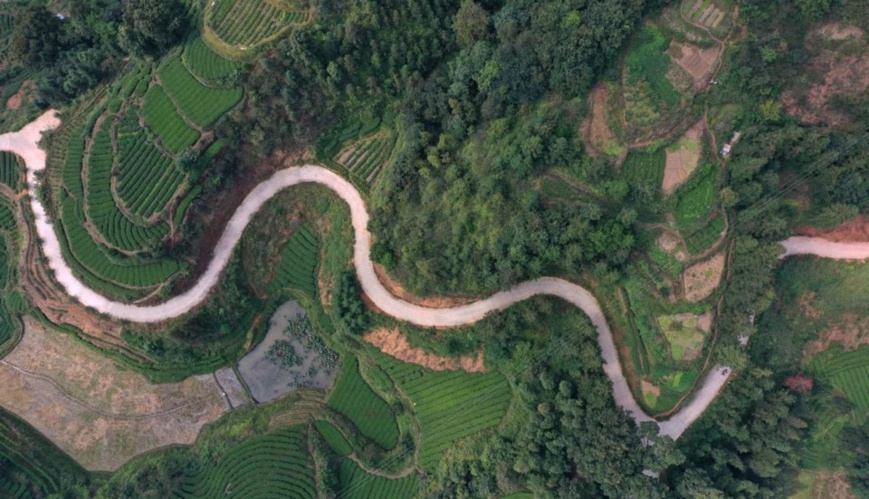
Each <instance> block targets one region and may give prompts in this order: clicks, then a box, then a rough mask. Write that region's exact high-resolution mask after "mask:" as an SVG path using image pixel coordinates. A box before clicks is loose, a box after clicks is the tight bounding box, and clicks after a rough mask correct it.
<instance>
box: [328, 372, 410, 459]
mask: <svg viewBox="0 0 869 499" xmlns="http://www.w3.org/2000/svg"><path fill="white" fill-rule="evenodd" d="M329 407H331V408H333V409H335V410H336V411H338V412H340V413H341V414H343V415H345V416H347V418H349V419H350V421H352V422H353V424H354V425H356V427H357V428H358V429H359V431H360V432H361V433H362V434H363V435H365V436H366V437H368V438H370V439H371V440H373V441H374V443H376V444H377V445H379V446H381V447H383V448H384V449H391V448H393V447H395V445H396V444H397V443H398V424H397V423H396V421H395V415H394V414H393V413H392V410H391V409H390V408H389V404H387V403H386V401H385V400H383V399H382V398H380V396H379V395H377V394H376V393H374V390H372V389H371V387H370V386H368V383H366V382H365V380H364V379H362V375H361V374H359V364H358V361H357V360H356V357H355V356H353V355H347V356H346V358H345V360H344V366H343V368H342V369H341V375H340V377H339V378H338V381H337V382H336V383H335V388H334V389H333V391H332V396H331V397H330V398H329Z"/></svg>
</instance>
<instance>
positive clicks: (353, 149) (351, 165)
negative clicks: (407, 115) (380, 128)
mask: <svg viewBox="0 0 869 499" xmlns="http://www.w3.org/2000/svg"><path fill="white" fill-rule="evenodd" d="M396 140H397V139H396V137H395V136H394V135H393V134H391V133H389V132H380V133H377V134H375V135H373V136H371V137H366V138H364V139H362V140H360V141H358V142H356V143H354V144H353V145H351V146H349V147H347V148H345V149H344V150H342V151H341V152H340V153H338V155H337V156H336V157H335V158H334V159H335V161H337V162H338V164H340V165H341V166H343V167H345V168H347V169H348V170H350V171H351V172H353V173H354V174H356V175H358V176H359V177H361V178H363V179H364V180H365V181H366V182H368V183H371V182H373V181H374V180H375V179H376V178H377V174H378V173H380V171H381V170H382V168H383V165H384V164H385V163H386V162H387V161H388V160H389V158H390V157H391V156H392V151H393V149H394V148H395V143H396Z"/></svg>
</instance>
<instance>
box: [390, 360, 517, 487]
mask: <svg viewBox="0 0 869 499" xmlns="http://www.w3.org/2000/svg"><path fill="white" fill-rule="evenodd" d="M376 358H377V359H378V363H379V364H380V366H381V367H382V368H383V369H384V371H385V372H386V373H387V374H388V375H389V377H390V378H392V379H393V381H395V382H396V383H397V384H398V386H400V387H401V390H402V392H403V393H405V394H407V396H408V398H410V400H411V401H412V402H413V406H414V407H413V408H414V411H415V413H416V415H417V417H418V419H419V426H420V432H421V434H422V437H421V438H422V442H421V445H420V450H419V466H420V468H422V469H423V470H426V471H429V472H430V471H434V469H435V468H436V467H437V465H438V463H439V462H440V460H441V457H442V456H443V453H444V452H445V451H446V450H447V449H449V448H450V446H451V445H453V443H455V442H456V441H458V440H461V439H463V438H465V437H468V436H470V435H473V434H474V433H477V432H480V431H483V430H486V429H489V428H493V427H495V426H497V425H498V424H499V423H500V422H501V419H502V418H503V417H504V414H506V412H507V407H508V406H509V405H510V400H511V398H512V396H513V395H512V392H511V391H510V386H509V385H508V384H507V380H505V379H504V376H502V375H501V374H500V373H496V372H491V373H485V374H468V373H465V372H463V371H432V370H429V369H426V368H424V367H421V366H418V365H416V364H408V363H404V362H401V361H399V360H397V359H394V358H392V357H388V356H386V355H383V354H379V353H378V354H376ZM481 394H485V399H484V400H481Z"/></svg>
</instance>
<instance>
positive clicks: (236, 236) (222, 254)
mask: <svg viewBox="0 0 869 499" xmlns="http://www.w3.org/2000/svg"><path fill="white" fill-rule="evenodd" d="M58 124H59V120H58V119H57V118H55V117H54V112H52V111H49V112H47V113H45V114H44V115H43V116H41V117H40V118H38V119H37V120H36V121H34V122H33V123H30V124H29V125H27V126H25V127H24V128H23V129H22V130H21V131H19V132H16V133H8V134H5V135H0V150H5V151H12V152H15V153H17V154H18V155H20V156H21V157H22V158H23V159H24V161H25V164H26V165H27V180H28V183H29V184H30V186H31V189H32V190H34V191H36V190H37V189H38V184H39V182H40V178H39V177H41V174H40V175H37V173H38V172H40V171H42V170H44V169H45V159H46V155H45V152H44V151H42V150H41V149H39V147H38V142H39V140H40V137H41V132H42V131H44V130H49V129H53V128H55V127H57V125H58ZM306 182H314V183H319V184H322V185H324V186H326V187H328V188H330V189H332V190H333V191H334V192H335V193H336V194H337V195H338V196H339V197H340V198H341V199H343V200H344V201H345V202H346V203H347V204H348V205H349V207H350V212H351V216H352V222H353V229H354V232H355V235H356V240H355V243H354V248H353V261H354V264H355V267H356V272H357V275H358V277H359V282H360V284H361V286H362V290H363V291H364V293H365V294H366V295H367V296H368V298H369V299H370V300H371V302H373V303H374V304H375V305H376V306H377V308H379V309H380V310H383V311H385V313H387V314H389V315H391V316H393V317H395V318H397V319H400V320H403V321H407V322H411V323H414V324H417V325H420V326H429V327H453V326H462V325H467V324H472V323H474V322H477V321H479V320H481V319H483V318H484V317H485V316H486V315H487V314H488V313H490V312H493V311H497V310H503V309H505V308H508V307H510V306H511V305H513V304H515V303H517V302H520V301H523V300H526V299H528V298H531V297H532V296H536V295H542V294H547V295H553V296H557V297H559V298H562V299H563V300H565V301H568V302H570V303H572V304H573V305H575V306H576V307H578V308H579V309H581V310H582V311H583V312H585V313H586V314H587V315H588V316H589V318H590V319H591V321H592V323H593V324H594V326H595V327H596V328H597V331H598V343H599V345H600V349H601V355H602V357H603V361H604V371H605V372H606V374H607V376H608V377H609V379H610V381H611V382H612V384H613V398H614V399H615V401H616V403H617V404H618V405H619V406H620V407H622V408H623V409H625V410H626V411H628V412H629V413H631V415H632V416H633V417H634V419H635V420H637V421H638V422H640V421H654V420H653V419H652V418H651V417H650V416H648V415H647V414H645V413H644V412H643V411H642V409H641V408H640V406H639V405H638V404H637V402H636V401H635V400H634V398H633V395H632V393H631V390H630V388H629V387H628V383H627V381H626V380H625V377H624V375H623V373H622V368H621V364H620V361H619V355H618V352H617V350H616V346H615V343H614V341H613V337H612V332H611V331H610V328H609V325H608V324H607V322H606V318H605V316H604V313H603V310H601V307H600V304H599V303H598V301H597V299H595V297H594V296H593V295H592V294H591V293H590V292H589V291H588V290H586V289H585V288H583V287H581V286H579V285H577V284H574V283H571V282H569V281H566V280H564V279H559V278H554V277H543V278H540V279H536V280H533V281H526V282H523V283H521V284H518V285H517V286H515V287H514V288H512V289H510V290H508V291H502V292H499V293H496V294H494V295H492V296H490V297H488V298H485V299H482V300H479V301H476V302H474V303H469V304H465V305H459V306H456V307H453V308H429V307H424V306H421V305H416V304H413V303H408V302H406V301H403V300H401V299H399V298H397V297H395V296H394V295H392V293H390V292H389V290H388V289H387V288H386V287H384V285H383V284H382V283H381V282H380V280H379V279H378V277H377V273H376V271H375V267H374V263H373V262H372V261H371V258H370V250H371V233H370V232H368V211H367V210H366V208H365V202H364V200H363V199H362V196H361V195H360V194H359V192H358V191H357V190H356V188H355V187H353V185H352V184H350V182H348V181H347V180H345V179H344V178H342V177H341V176H339V175H338V174H336V173H335V172H332V171H331V170H327V169H326V168H323V167H320V166H315V165H306V166H301V167H292V168H287V169H284V170H281V171H278V172H277V173H275V174H274V175H273V176H272V177H271V178H270V179H268V180H266V181H264V182H262V183H261V184H259V185H258V186H257V187H256V188H255V189H254V190H253V191H252V192H251V193H250V194H249V195H248V196H247V197H246V198H245V199H244V201H243V202H242V203H241V205H240V206H239V207H238V208H237V209H236V211H235V213H234V214H233V216H232V218H231V219H230V220H229V222H228V223H227V225H226V228H225V229H224V232H223V234H222V236H221V237H220V240H219V241H218V243H217V246H216V247H215V250H214V253H213V255H212V259H211V261H210V262H209V264H208V267H207V268H206V270H205V272H204V274H203V275H202V276H201V277H200V278H199V280H198V281H197V283H196V285H195V286H193V287H192V288H191V289H190V290H188V291H187V292H185V293H183V294H181V295H179V296H176V297H174V298H172V299H170V300H168V301H166V302H164V303H161V304H158V305H153V306H135V305H130V304H125V303H118V302H113V301H111V300H109V299H107V298H105V297H104V296H101V295H100V294H98V293H96V292H95V291H93V290H91V289H89V288H88V287H86V286H85V285H84V284H82V283H81V282H80V281H79V280H78V279H77V278H76V277H75V275H74V274H73V272H72V270H71V269H70V267H69V266H68V265H67V264H66V262H65V261H64V259H63V256H62V254H61V251H60V243H59V241H58V239H57V234H56V233H55V232H54V227H53V225H52V223H51V221H49V220H48V218H47V216H46V212H45V208H44V207H43V206H42V203H41V201H40V199H39V197H38V196H33V197H32V198H31V207H32V209H33V213H34V216H35V225H36V229H37V233H38V235H39V237H40V238H41V241H42V249H43V251H44V253H45V255H46V257H47V259H48V263H49V266H50V267H51V269H53V270H54V273H55V275H56V277H57V280H58V282H59V283H60V284H61V286H63V288H64V289H65V290H66V291H67V293H69V294H70V295H72V296H75V297H76V298H78V299H79V301H81V302H82V304H84V305H87V306H90V307H93V308H95V309H97V310H98V311H100V312H103V313H106V314H108V315H112V316H114V317H117V318H119V319H125V320H129V321H133V322H160V321H163V320H166V319H170V318H173V317H178V316H180V315H182V314H184V313H186V312H189V311H190V310H192V309H193V308H195V307H196V306H197V305H199V304H200V303H202V302H203V301H204V300H205V299H206V298H207V297H208V294H209V292H210V291H211V289H212V288H213V287H214V286H215V285H216V284H217V282H218V280H219V277H220V273H221V271H222V270H223V269H224V267H226V265H227V263H228V261H229V257H230V256H231V254H232V251H233V249H234V248H235V246H236V245H237V244H238V242H239V240H240V239H241V236H242V233H243V231H244V229H245V227H247V225H248V223H249V222H250V220H251V218H252V217H253V216H254V214H256V212H257V211H258V210H259V209H260V208H261V207H262V206H263V205H264V204H265V203H266V202H267V201H268V200H269V199H271V198H272V197H274V196H275V195H276V194H277V193H279V192H281V191H283V190H284V189H286V188H288V187H291V186H294V185H298V184H301V183H306ZM783 245H784V246H785V248H786V253H785V256H787V255H794V254H807V253H808V254H816V255H818V256H822V257H828V258H850V259H857V258H869V243H833V242H828V241H823V240H817V239H809V238H799V237H795V238H791V239H788V240H787V241H785V242H784V243H783ZM729 375H730V369H728V368H724V367H715V368H713V369H712V370H711V371H710V372H709V374H708V375H707V376H706V378H705V380H704V382H703V385H702V387H701V388H700V390H699V391H698V392H697V393H696V395H695V396H694V398H693V399H692V400H691V401H690V402H689V403H688V404H687V405H686V406H684V407H683V408H682V409H681V410H680V411H679V412H678V413H677V414H675V415H674V416H673V417H672V418H671V419H670V420H668V421H665V422H661V423H659V425H660V430H661V433H662V434H665V435H668V436H670V437H673V438H678V437H679V436H680V435H681V434H682V433H683V432H684V431H685V430H686V429H687V428H688V426H690V425H691V423H692V422H694V421H695V420H696V419H697V418H698V417H700V415H701V414H702V413H703V411H704V410H705V409H706V407H708V406H709V404H711V403H712V401H713V400H714V399H715V397H716V395H717V394H718V392H719V390H720V389H721V387H723V386H724V384H725V383H726V382H727V379H728V378H729Z"/></svg>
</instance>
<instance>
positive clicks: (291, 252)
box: [271, 226, 320, 296]
mask: <svg viewBox="0 0 869 499" xmlns="http://www.w3.org/2000/svg"><path fill="white" fill-rule="evenodd" d="M319 259H320V242H319V241H318V240H317V236H315V235H314V234H313V233H312V232H311V230H310V229H309V228H308V227H307V226H302V227H300V228H299V230H297V231H296V233H295V234H293V237H292V239H290V242H289V243H287V245H286V246H285V247H284V250H283V253H282V254H281V261H280V263H279V264H278V269H277V272H275V280H274V281H272V285H271V291H272V293H275V292H277V291H279V290H281V289H284V288H294V289H298V290H299V291H304V292H305V293H307V294H308V295H309V296H316V294H317V264H318V263H319Z"/></svg>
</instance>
